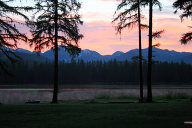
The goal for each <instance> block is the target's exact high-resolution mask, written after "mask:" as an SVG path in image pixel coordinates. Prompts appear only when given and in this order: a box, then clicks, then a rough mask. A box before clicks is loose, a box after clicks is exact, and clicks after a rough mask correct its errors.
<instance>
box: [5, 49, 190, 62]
mask: <svg viewBox="0 0 192 128" xmlns="http://www.w3.org/2000/svg"><path fill="white" fill-rule="evenodd" d="M6 49H7V50H10V51H12V52H14V53H15V54H16V55H18V56H20V57H21V58H22V59H23V60H24V61H35V62H45V61H53V60H54V51H53V50H48V51H46V52H45V53H40V55H39V56H38V55H37V53H35V52H30V51H28V50H25V49H21V48H19V49H16V50H13V49H8V48H6ZM142 52H143V58H144V59H147V56H148V49H147V48H146V49H143V50H142ZM138 53H139V51H138V49H133V50H130V51H128V52H126V53H124V52H121V51H117V52H115V53H113V54H112V55H101V54H99V53H98V52H96V51H92V50H88V49H85V50H82V51H81V53H80V54H79V56H77V57H76V58H75V60H76V61H78V60H83V61H85V62H89V61H110V60H114V59H116V60H117V61H125V60H128V61H132V59H131V58H132V57H134V56H138V55H139V54H138ZM153 60H155V61H161V62H178V63H180V62H182V61H183V62H185V63H188V64H192V53H190V52H176V51H170V50H167V49H159V48H153ZM59 61H60V62H62V61H64V62H71V56H70V54H69V53H68V52H67V51H66V50H65V49H64V48H63V47H59Z"/></svg>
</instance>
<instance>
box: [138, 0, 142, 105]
mask: <svg viewBox="0 0 192 128" xmlns="http://www.w3.org/2000/svg"><path fill="white" fill-rule="evenodd" d="M137 2H138V22H139V76H140V77H139V79H140V99H139V101H140V102H143V67H142V47H141V14H140V13H141V12H140V0H137Z"/></svg>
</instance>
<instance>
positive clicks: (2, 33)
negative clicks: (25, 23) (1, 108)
mask: <svg viewBox="0 0 192 128" xmlns="http://www.w3.org/2000/svg"><path fill="white" fill-rule="evenodd" d="M9 2H13V0H6V1H5V0H4V1H2V0H1V1H0V53H2V54H1V56H0V57H3V56H4V57H6V58H7V59H8V60H9V61H11V63H14V62H16V60H17V59H18V58H19V57H18V56H17V55H15V54H14V53H13V52H12V51H11V50H9V49H7V48H17V43H18V40H23V41H27V37H26V35H25V34H23V33H21V32H20V31H19V30H18V28H17V27H16V25H15V24H22V23H21V22H19V21H16V20H15V19H14V18H13V17H12V16H14V15H17V16H21V17H23V18H24V19H25V20H28V18H27V17H26V16H25V15H24V14H22V13H21V12H20V11H19V10H20V9H27V8H24V7H23V8H22V7H14V6H10V5H9V4H8V3H9ZM9 14H12V15H9ZM7 66H8V65H7V63H6V62H5V61H4V60H3V59H1V58H0V68H1V69H2V70H4V71H5V72H7V73H8V71H7V68H8V67H7Z"/></svg>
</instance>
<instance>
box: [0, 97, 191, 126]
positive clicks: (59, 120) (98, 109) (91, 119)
mask: <svg viewBox="0 0 192 128" xmlns="http://www.w3.org/2000/svg"><path fill="white" fill-rule="evenodd" d="M87 103H88V104H87ZM184 121H192V103H190V102H189V101H188V102H183V103H177V102H175V103H142V104H141V103H131V104H92V103H90V102H87V101H78V102H76V101H71V102H67V103H60V104H58V105H53V104H37V105H3V104H1V105H0V127H1V128H169V127H171V128H191V127H192V125H186V124H184Z"/></svg>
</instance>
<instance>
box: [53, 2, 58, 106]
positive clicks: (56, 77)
mask: <svg viewBox="0 0 192 128" xmlns="http://www.w3.org/2000/svg"><path fill="white" fill-rule="evenodd" d="M54 4H55V18H54V22H55V44H54V45H55V62H54V63H55V66H54V67H55V68H54V90H53V99H52V103H57V99H58V42H57V37H58V23H57V21H58V10H57V8H58V0H54Z"/></svg>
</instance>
